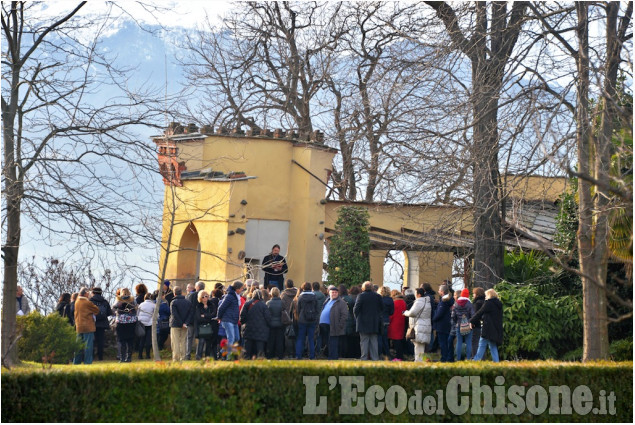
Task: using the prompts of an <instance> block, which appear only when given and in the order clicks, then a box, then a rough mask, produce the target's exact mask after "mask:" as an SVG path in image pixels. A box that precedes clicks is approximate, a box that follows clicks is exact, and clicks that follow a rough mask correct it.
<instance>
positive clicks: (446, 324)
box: [432, 285, 454, 362]
mask: <svg viewBox="0 0 635 425" xmlns="http://www.w3.org/2000/svg"><path fill="white" fill-rule="evenodd" d="M439 296H440V297H441V299H440V300H439V305H437V309H436V311H435V312H434V316H432V326H433V328H434V329H436V331H437V338H438V339H439V346H440V347H441V361H442V362H451V361H452V360H453V358H454V355H453V353H452V347H450V344H449V337H450V328H451V323H450V319H451V318H450V315H451V313H452V306H453V305H454V297H453V296H452V294H450V293H449V290H448V287H447V286H446V285H441V286H440V287H439Z"/></svg>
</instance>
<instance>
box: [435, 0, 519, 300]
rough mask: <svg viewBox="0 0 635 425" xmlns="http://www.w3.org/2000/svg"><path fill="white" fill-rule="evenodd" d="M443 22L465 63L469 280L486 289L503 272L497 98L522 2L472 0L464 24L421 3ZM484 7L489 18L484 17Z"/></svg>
mask: <svg viewBox="0 0 635 425" xmlns="http://www.w3.org/2000/svg"><path fill="white" fill-rule="evenodd" d="M426 3H427V4H428V5H429V6H430V7H432V8H433V9H434V10H435V12H436V14H437V17H438V18H439V19H440V20H441V21H442V22H443V25H444V26H445V28H446V31H447V33H448V35H449V38H450V40H451V42H452V45H453V47H454V48H455V49H457V50H460V51H461V52H462V53H463V54H464V55H466V56H467V57H468V58H469V60H470V63H471V78H472V84H471V90H472V92H471V96H470V103H471V106H472V122H471V131H472V141H471V146H470V151H471V152H470V153H471V155H470V156H471V159H472V164H471V165H472V167H473V170H472V173H473V189H472V194H473V202H474V284H475V285H476V286H482V287H484V288H491V287H492V286H494V285H495V284H496V283H497V282H498V280H500V279H501V277H502V275H503V245H502V229H503V223H502V216H503V215H504V214H501V202H500V200H501V195H500V193H499V187H500V176H499V170H500V164H499V141H500V139H499V129H498V110H499V98H500V93H501V90H502V88H503V81H504V76H505V69H506V66H507V65H508V61H509V58H510V56H511V54H512V50H513V49H514V46H515V45H516V42H517V40H518V37H519V34H520V31H521V28H522V25H523V22H524V20H525V15H526V8H527V3H526V2H514V3H513V5H512V6H511V10H510V11H508V4H507V2H491V3H486V2H478V3H474V4H473V5H470V6H469V9H470V10H469V13H470V18H469V19H465V21H467V22H468V24H467V25H468V26H467V28H461V24H462V21H461V20H460V19H459V16H458V15H457V12H456V10H454V9H453V8H452V7H451V6H450V5H449V4H448V3H445V2H426ZM488 9H490V13H491V17H488Z"/></svg>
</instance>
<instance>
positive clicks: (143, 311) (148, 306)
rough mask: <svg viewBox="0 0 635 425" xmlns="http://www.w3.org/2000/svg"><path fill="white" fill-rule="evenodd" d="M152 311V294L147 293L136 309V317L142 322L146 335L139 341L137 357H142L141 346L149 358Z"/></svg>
mask: <svg viewBox="0 0 635 425" xmlns="http://www.w3.org/2000/svg"><path fill="white" fill-rule="evenodd" d="M153 313H154V301H152V294H150V293H147V294H145V297H144V298H143V302H142V303H141V304H139V309H138V311H137V319H138V320H139V321H140V322H141V323H143V326H145V328H146V335H145V338H144V339H143V340H142V341H139V359H143V348H144V347H145V349H146V358H147V359H149V358H150V350H151V349H152V314H153Z"/></svg>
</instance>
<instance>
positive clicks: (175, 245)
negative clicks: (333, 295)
mask: <svg viewBox="0 0 635 425" xmlns="http://www.w3.org/2000/svg"><path fill="white" fill-rule="evenodd" d="M153 141H154V142H155V143H156V144H157V147H158V152H159V165H160V169H161V172H162V174H163V177H164V182H165V184H166V186H165V199H164V211H163V233H162V242H163V249H162V253H161V259H160V265H159V269H160V270H159V276H162V271H163V269H165V278H167V279H170V280H172V281H176V283H179V284H182V285H183V284H185V283H190V282H194V281H195V280H197V279H200V280H203V281H206V282H232V281H234V280H237V279H240V280H244V279H246V278H248V277H253V278H256V279H258V280H260V281H263V280H264V276H263V272H262V271H261V270H260V267H259V266H260V265H261V262H262V259H263V257H264V256H265V255H267V254H269V252H270V250H271V247H272V246H273V245H274V244H278V245H280V247H281V252H280V253H281V255H283V256H285V257H286V260H287V264H288V266H289V271H288V273H287V275H286V276H285V277H286V278H288V279H293V280H294V281H295V282H296V286H297V285H299V284H300V283H301V282H304V281H320V280H322V272H323V259H324V247H325V242H326V244H327V245H328V238H329V237H330V236H331V235H332V234H333V229H334V227H335V221H336V220H337V210H338V209H339V208H341V207H342V206H343V205H355V206H357V207H361V208H366V209H367V210H368V211H369V213H370V226H371V227H370V235H371V245H372V250H371V252H370V253H369V254H370V255H369V257H370V262H371V280H372V281H373V282H375V283H377V284H379V285H381V284H382V282H383V275H384V261H385V258H386V253H387V252H388V251H395V250H397V251H403V252H404V256H405V267H404V276H403V281H404V285H405V286H410V287H417V286H419V284H421V283H423V282H430V283H431V284H433V286H435V287H436V286H437V285H438V284H439V283H440V282H441V281H442V280H443V279H452V278H453V274H454V277H457V272H456V265H457V263H458V264H461V262H464V263H465V264H464V267H462V269H463V273H465V278H466V280H467V279H469V277H468V275H469V269H470V265H469V262H470V255H471V246H472V235H471V234H472V230H473V229H472V227H473V222H472V212H471V210H470V209H469V208H460V207H453V206H435V205H424V204H415V205H396V204H387V203H365V202H344V201H332V200H329V201H326V200H325V199H324V198H325V195H326V186H327V182H328V180H329V177H330V173H331V164H332V161H333V158H334V156H335V154H336V153H337V151H336V150H335V149H332V148H329V147H327V146H326V145H324V143H323V141H322V135H321V133H320V132H314V133H312V134H310V135H298V134H296V133H293V132H291V133H286V132H283V131H281V130H276V131H274V132H270V131H267V130H263V131H261V132H260V133H258V134H254V133H252V132H247V133H243V132H241V131H239V130H233V131H232V132H229V131H226V130H225V129H223V128H220V129H217V130H216V131H214V130H213V129H211V128H210V127H207V126H205V127H202V128H200V129H199V128H197V127H196V126H194V125H193V124H190V125H189V126H188V127H186V128H184V127H181V126H180V125H179V124H177V123H172V124H171V125H170V127H169V128H168V129H167V130H166V132H165V134H164V135H161V136H155V137H153ZM506 182H507V184H506V188H507V193H508V194H509V205H510V206H509V208H508V209H507V223H508V225H509V228H508V232H507V234H506V235H505V243H506V244H507V245H508V246H518V245H519V244H520V245H521V246H525V247H528V248H537V249H542V248H544V245H540V244H538V242H536V241H534V240H528V239H525V240H524V241H521V238H526V237H527V235H526V233H527V232H529V233H531V232H533V233H532V234H533V235H534V236H536V235H538V236H536V237H542V238H543V239H544V240H543V241H539V242H542V243H544V244H547V245H548V244H549V243H550V240H549V235H550V232H551V231H552V230H553V227H554V226H555V213H556V212H557V208H555V206H554V201H555V200H556V199H557V198H558V196H559V195H560V194H561V193H562V192H563V191H564V189H565V187H566V180H565V179H549V178H544V177H536V176H508V178H507V179H506ZM536 205H538V207H536ZM523 232H525V234H524V233H523ZM530 239H531V238H530ZM519 241H520V242H519ZM523 244H524V245H523ZM459 276H460V273H459ZM359 283H361V282H359Z"/></svg>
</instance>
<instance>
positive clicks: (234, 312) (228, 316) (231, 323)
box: [218, 280, 245, 347]
mask: <svg viewBox="0 0 635 425" xmlns="http://www.w3.org/2000/svg"><path fill="white" fill-rule="evenodd" d="M244 288H245V287H244V285H243V283H242V282H241V281H239V280H237V281H236V282H234V283H232V285H231V286H230V287H229V288H227V293H226V294H225V296H224V297H223V299H222V300H221V302H220V305H219V306H218V320H219V321H220V324H221V326H222V327H223V329H225V333H226V334H227V343H228V345H229V346H230V347H231V346H233V345H234V343H235V342H238V341H240V330H239V329H238V319H239V315H240V293H241V292H242V291H243V289H244Z"/></svg>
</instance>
